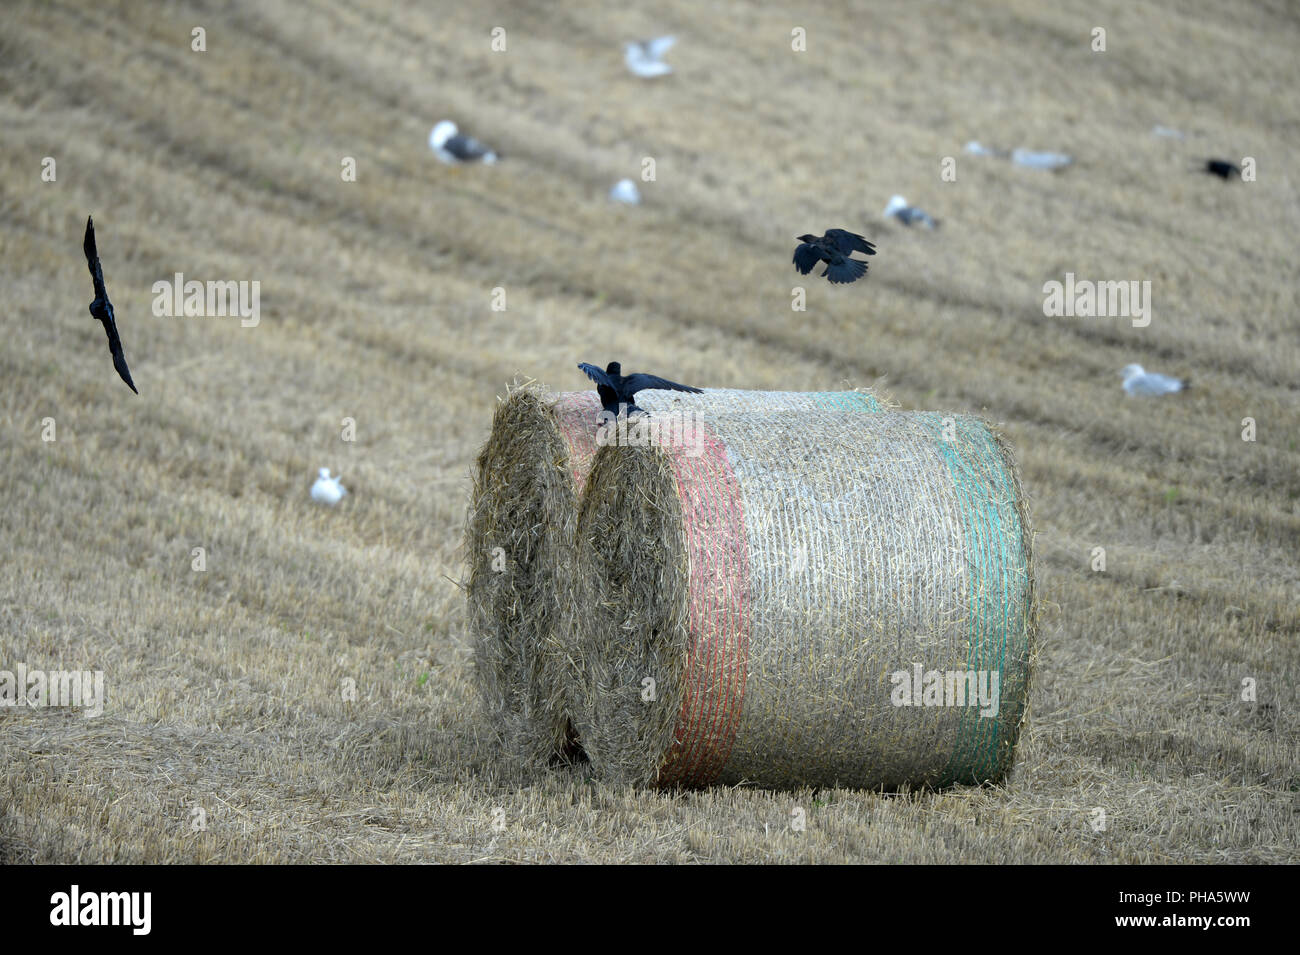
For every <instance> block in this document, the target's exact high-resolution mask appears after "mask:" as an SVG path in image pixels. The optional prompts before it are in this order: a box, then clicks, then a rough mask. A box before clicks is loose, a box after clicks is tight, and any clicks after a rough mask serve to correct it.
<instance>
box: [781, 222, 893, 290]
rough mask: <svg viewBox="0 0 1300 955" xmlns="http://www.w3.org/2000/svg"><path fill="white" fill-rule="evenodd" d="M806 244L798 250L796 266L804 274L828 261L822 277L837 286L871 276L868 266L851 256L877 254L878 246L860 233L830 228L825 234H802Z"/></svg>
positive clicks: (795, 254)
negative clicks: (867, 275)
mask: <svg viewBox="0 0 1300 955" xmlns="http://www.w3.org/2000/svg"><path fill="white" fill-rule="evenodd" d="M796 238H797V239H798V240H799V241H800V242H802V243H803V244H802V245H800V246H799V247H798V248H797V249H795V250H794V267H795V268H796V269H798V270H799V274H800V275H807V274H808V273H809V272H811V271H812V270H813V266H815V265H816V264H817V263H818V262H825V263H826V269H825V271H823V272H822V275H823V276H825V277H826V279H827V280H828V281H830V282H832V283H833V284H837V285H838V284H844V283H848V282H855V281H857V280H858V279H860V278H862V276H864V275H866V274H867V263H866V262H863V261H862V260H861V259H853V258H850V256H851V255H852V254H853V253H854V252H862V253H865V254H866V255H875V254H876V247H875V246H874V245H872V244H871V243H870V242H868V241H867V240H866V239H864V238H863V237H862V236H860V235H858V234H857V233H856V232H846V231H845V230H844V229H827V230H826V234H825V235H801V236H796Z"/></svg>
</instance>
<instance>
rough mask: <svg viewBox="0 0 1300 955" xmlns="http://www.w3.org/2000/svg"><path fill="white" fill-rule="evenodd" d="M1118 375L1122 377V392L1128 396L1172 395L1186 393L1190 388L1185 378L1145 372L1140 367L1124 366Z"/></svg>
mask: <svg viewBox="0 0 1300 955" xmlns="http://www.w3.org/2000/svg"><path fill="white" fill-rule="evenodd" d="M1120 374H1121V375H1123V376H1124V391H1125V392H1126V393H1128V394H1130V395H1143V396H1158V395H1172V394H1174V393H1175V392H1179V391H1186V390H1187V388H1188V387H1189V386H1190V383H1189V382H1188V380H1187V379H1186V378H1172V377H1170V376H1169V375H1158V374H1156V373H1155V372H1151V371H1146V370H1145V369H1143V367H1142V366H1141V365H1125V366H1124V370H1123V371H1121V372H1120Z"/></svg>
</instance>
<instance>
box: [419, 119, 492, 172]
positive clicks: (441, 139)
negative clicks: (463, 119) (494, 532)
mask: <svg viewBox="0 0 1300 955" xmlns="http://www.w3.org/2000/svg"><path fill="white" fill-rule="evenodd" d="M429 148H430V149H432V150H433V152H434V155H436V156H437V157H438V158H439V159H441V160H442V161H443V162H445V163H446V164H447V165H449V166H459V165H461V164H462V163H470V162H482V163H485V164H488V165H491V164H492V163H494V162H496V161H497V154H496V153H495V152H493V151H492V150H491V149H488V148H487V147H486V146H484V145H483V144H482V143H481V142H479V141H478V140H477V139H475V138H474V137H473V136H466V135H464V134H463V133H461V131H460V130H459V129H458V128H457V127H456V124H455V123H453V122H452V121H451V120H449V119H444V120H443V121H442V122H440V123H439V124H438V125H437V126H435V127H433V129H432V130H430V132H429Z"/></svg>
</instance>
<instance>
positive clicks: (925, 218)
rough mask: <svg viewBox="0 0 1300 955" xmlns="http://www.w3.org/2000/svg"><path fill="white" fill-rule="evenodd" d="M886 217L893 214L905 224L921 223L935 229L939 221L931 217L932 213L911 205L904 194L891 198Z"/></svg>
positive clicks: (885, 213) (886, 208)
mask: <svg viewBox="0 0 1300 955" xmlns="http://www.w3.org/2000/svg"><path fill="white" fill-rule="evenodd" d="M884 215H885V218H886V219H888V218H889V217H890V216H893V217H894V218H895V219H897V220H898V221H899V222H901V223H903V225H912V224H913V223H919V224H921V225H923V226H925V227H926V228H927V229H933V228H934V227H935V226H936V225H938V223H937V222H935V221H934V220H933V219H931V218H930V214H929V213H928V212H926V211H925V210H924V209H918V208H917V207H916V206H909V205H908V204H907V200H906V199H904V198H903V197H902V196H894V198H892V199H890V200H889V205H887V206H885V212H884Z"/></svg>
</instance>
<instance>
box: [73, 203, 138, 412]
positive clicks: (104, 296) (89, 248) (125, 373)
mask: <svg viewBox="0 0 1300 955" xmlns="http://www.w3.org/2000/svg"><path fill="white" fill-rule="evenodd" d="M81 249H82V251H83V252H85V253H86V265H87V266H88V267H89V269H90V280H91V281H92V282H93V283H94V285H95V300H94V301H93V302H91V303H90V314H91V315H93V316H95V318H96V319H97V320H98V321H99V322H100V324H102V325H103V326H104V331H105V332H106V333H107V334H108V350H109V353H110V354H111V355H112V356H113V367H114V368H116V369H117V373H118V375H119V376H120V377H121V379H122V380H123V381H125V382H126V386H127V387H128V388H130V389H131V390H132V391H135V393H136V394H137V395H138V394H139V393H140V392H138V391H136V388H135V382H134V381H132V380H131V369H129V368H127V367H126V354H125V353H124V352H123V351H122V339H121V337H120V336H119V335H118V334H117V319H116V318H115V317H114V315H113V303H112V302H110V301H109V300H108V290H107V289H106V288H104V269H103V267H102V266H100V264H99V250H98V249H96V248H95V222H94V219H93V218H92V217H91V216H86V236H85V238H84V239H82V242H81Z"/></svg>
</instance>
